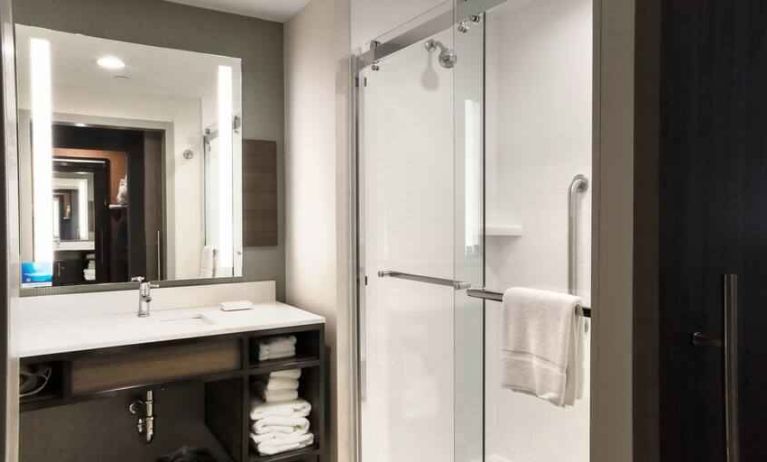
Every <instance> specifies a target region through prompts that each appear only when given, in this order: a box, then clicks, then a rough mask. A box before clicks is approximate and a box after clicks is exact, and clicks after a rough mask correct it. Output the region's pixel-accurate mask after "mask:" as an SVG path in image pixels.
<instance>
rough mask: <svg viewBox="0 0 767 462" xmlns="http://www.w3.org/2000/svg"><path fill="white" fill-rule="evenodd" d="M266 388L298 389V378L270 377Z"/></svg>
mask: <svg viewBox="0 0 767 462" xmlns="http://www.w3.org/2000/svg"><path fill="white" fill-rule="evenodd" d="M265 389H266V390H298V380H295V379H283V378H282V377H271V376H270V377H269V382H267V384H266V387H265Z"/></svg>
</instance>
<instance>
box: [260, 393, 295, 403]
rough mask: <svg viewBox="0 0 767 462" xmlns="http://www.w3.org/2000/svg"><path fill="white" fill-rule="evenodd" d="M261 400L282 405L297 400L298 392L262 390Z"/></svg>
mask: <svg viewBox="0 0 767 462" xmlns="http://www.w3.org/2000/svg"><path fill="white" fill-rule="evenodd" d="M261 398H263V400H264V401H266V402H267V403H284V402H286V401H294V400H297V399H298V390H264V391H263V392H261Z"/></svg>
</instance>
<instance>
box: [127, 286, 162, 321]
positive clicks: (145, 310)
mask: <svg viewBox="0 0 767 462" xmlns="http://www.w3.org/2000/svg"><path fill="white" fill-rule="evenodd" d="M131 281H133V282H138V317H139V318H146V317H148V316H149V303H150V302H151V301H152V289H157V288H159V287H160V285H159V284H152V283H151V282H149V281H145V280H144V278H143V277H141V276H136V277H134V278H131Z"/></svg>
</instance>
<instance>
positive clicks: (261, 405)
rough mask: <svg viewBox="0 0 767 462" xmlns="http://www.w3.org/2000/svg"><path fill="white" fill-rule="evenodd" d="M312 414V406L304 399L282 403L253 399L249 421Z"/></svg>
mask: <svg viewBox="0 0 767 462" xmlns="http://www.w3.org/2000/svg"><path fill="white" fill-rule="evenodd" d="M311 412H312V405H311V404H310V403H309V401H306V400H305V399H296V400H293V401H286V402H282V403H265V402H264V401H262V400H260V399H254V400H253V402H252V403H251V405H250V420H260V419H263V418H266V417H270V416H282V417H306V416H308V415H309V414H310V413H311Z"/></svg>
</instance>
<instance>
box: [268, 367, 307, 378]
mask: <svg viewBox="0 0 767 462" xmlns="http://www.w3.org/2000/svg"><path fill="white" fill-rule="evenodd" d="M269 378H270V379H293V380H298V379H300V378H301V369H288V370H286V371H276V372H272V373H271V374H269Z"/></svg>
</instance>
